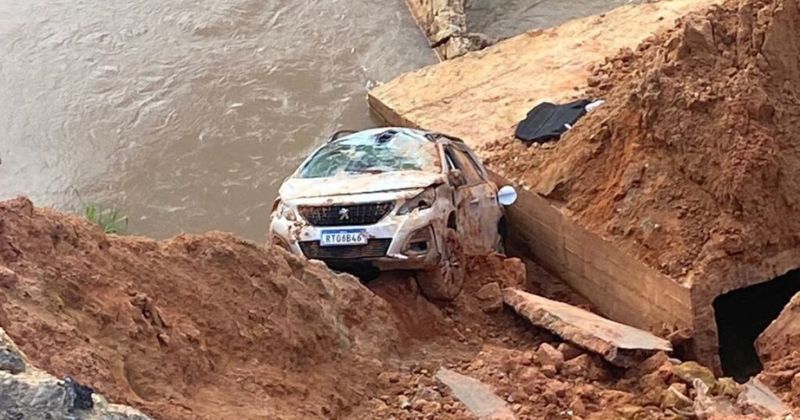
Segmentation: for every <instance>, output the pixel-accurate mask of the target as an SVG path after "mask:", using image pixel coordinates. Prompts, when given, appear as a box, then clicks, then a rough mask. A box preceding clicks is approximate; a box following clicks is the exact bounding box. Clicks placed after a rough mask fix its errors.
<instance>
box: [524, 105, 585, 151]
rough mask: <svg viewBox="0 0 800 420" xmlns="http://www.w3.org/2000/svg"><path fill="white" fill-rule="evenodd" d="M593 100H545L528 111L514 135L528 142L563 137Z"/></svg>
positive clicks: (542, 141)
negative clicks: (552, 101) (560, 103)
mask: <svg viewBox="0 0 800 420" xmlns="http://www.w3.org/2000/svg"><path fill="white" fill-rule="evenodd" d="M590 103H592V101H588V100H580V101H575V102H571V103H568V104H563V105H556V104H553V103H550V102H543V103H541V104H539V105H536V106H535V107H534V108H533V109H531V110H530V112H528V116H527V117H525V119H524V120H522V121H520V123H519V125H517V131H516V133H514V135H515V136H516V137H517V138H518V139H520V140H522V141H524V142H527V143H529V144H530V143H544V142H547V141H550V140H555V139H558V138H559V137H561V134H562V133H564V132H565V131H567V130H568V129H569V128H568V127H567V126H568V125H569V126H572V125H573V124H575V122H576V121H578V120H579V119H580V118H581V117H583V116H584V115H586V105H589V104H590Z"/></svg>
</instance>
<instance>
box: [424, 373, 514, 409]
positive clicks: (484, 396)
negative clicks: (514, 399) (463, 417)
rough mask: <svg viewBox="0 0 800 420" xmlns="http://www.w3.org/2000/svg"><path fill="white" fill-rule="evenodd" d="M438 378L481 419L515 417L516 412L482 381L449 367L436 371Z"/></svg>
mask: <svg viewBox="0 0 800 420" xmlns="http://www.w3.org/2000/svg"><path fill="white" fill-rule="evenodd" d="M436 379H437V380H438V381H439V382H441V383H442V384H443V385H445V386H447V387H448V388H450V391H451V392H452V393H453V394H454V395H455V397H456V398H458V399H459V400H460V401H461V402H462V403H464V405H465V406H467V408H468V409H469V411H470V412H472V414H474V415H475V416H476V417H478V418H480V419H494V420H504V419H514V418H516V417H515V416H514V413H513V412H512V411H511V409H510V408H509V407H508V406H507V405H506V403H505V402H504V401H503V400H502V399H501V398H500V397H498V396H497V395H495V393H494V391H492V389H491V387H489V386H488V385H486V384H484V383H483V382H481V381H478V380H476V379H473V378H470V377H469V376H465V375H462V374H460V373H458V372H455V371H452V370H450V369H447V368H441V369H439V371H438V372H436Z"/></svg>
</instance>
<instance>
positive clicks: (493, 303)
mask: <svg viewBox="0 0 800 420" xmlns="http://www.w3.org/2000/svg"><path fill="white" fill-rule="evenodd" d="M475 297H476V298H478V300H479V301H480V303H481V309H483V310H484V311H485V312H495V311H499V310H500V309H503V291H502V290H500V285H499V284H498V283H496V282H493V283H489V284H487V285H485V286H483V287H481V289H480V290H478V293H476V294H475Z"/></svg>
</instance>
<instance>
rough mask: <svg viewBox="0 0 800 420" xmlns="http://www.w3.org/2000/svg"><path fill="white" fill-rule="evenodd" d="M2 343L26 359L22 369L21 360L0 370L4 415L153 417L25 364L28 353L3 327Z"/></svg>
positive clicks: (128, 419)
mask: <svg viewBox="0 0 800 420" xmlns="http://www.w3.org/2000/svg"><path fill="white" fill-rule="evenodd" d="M0 346H2V349H1V350H0V353H2V354H3V355H12V356H11V357H12V359H13V360H14V363H20V362H22V363H23V365H22V367H23V369H19V368H18V367H19V364H17V365H15V367H16V368H15V369H13V370H12V369H2V370H0V396H2V398H0V414H2V416H0V418H2V419H46V418H52V419H75V420H94V419H113V420H148V419H149V417H147V416H146V415H144V414H142V413H141V412H139V411H137V410H134V409H133V408H130V407H125V406H120V405H115V404H108V402H107V401H106V400H105V398H103V397H102V396H100V395H97V394H93V392H89V390H90V388H89V387H86V386H84V385H81V384H78V383H77V382H75V381H74V380H71V379H69V378H68V379H67V380H63V381H62V380H59V379H57V378H55V377H54V376H52V375H50V374H48V373H46V372H44V371H41V370H39V369H36V368H35V367H32V366H25V365H24V360H25V356H24V354H22V353H21V352H19V350H18V349H17V347H16V346H15V345H14V343H13V342H12V341H11V339H10V338H9V337H8V335H6V333H5V331H3V330H2V329H0ZM0 357H2V356H0ZM15 371H16V373H14V372H15Z"/></svg>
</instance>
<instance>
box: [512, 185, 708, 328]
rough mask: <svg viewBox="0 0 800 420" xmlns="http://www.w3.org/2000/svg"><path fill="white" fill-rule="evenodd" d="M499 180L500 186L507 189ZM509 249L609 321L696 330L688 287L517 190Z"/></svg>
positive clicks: (640, 326) (546, 202)
mask: <svg viewBox="0 0 800 420" xmlns="http://www.w3.org/2000/svg"><path fill="white" fill-rule="evenodd" d="M501 179H502V178H500V179H497V180H498V181H499V183H501V184H507V182H503V181H502V180H501ZM519 193H520V196H519V201H518V202H517V203H516V204H514V205H513V206H511V207H509V208H508V218H509V226H512V229H511V230H510V232H509V241H510V245H511V246H512V247H514V248H515V249H517V250H519V251H521V252H525V253H526V255H528V256H530V257H531V258H532V259H534V260H535V261H536V262H537V263H539V264H541V265H542V266H544V267H545V268H547V269H548V270H549V271H551V272H552V273H554V274H556V275H558V276H559V277H560V278H561V279H563V280H564V281H565V282H567V283H568V284H569V285H570V286H572V287H573V288H574V289H575V290H577V291H578V292H580V293H581V294H582V295H584V296H585V297H586V298H587V299H589V301H591V302H592V303H593V304H594V305H595V307H596V308H597V309H598V310H600V311H601V312H603V314H605V315H606V316H608V317H610V318H612V319H614V320H617V321H620V322H623V323H626V324H630V325H633V326H636V327H639V328H642V329H646V330H650V331H653V332H655V333H663V332H664V331H666V330H677V329H679V330H682V331H683V332H685V333H687V334H688V333H691V332H692V330H693V328H692V326H693V313H692V302H691V294H690V290H689V288H686V287H683V286H681V285H680V284H678V283H676V282H675V281H673V280H671V279H669V278H668V277H666V276H664V275H663V274H661V273H659V272H658V271H656V270H654V269H652V268H650V267H647V266H646V265H644V264H643V263H641V262H639V261H638V260H636V259H634V258H632V257H630V256H628V255H626V254H624V253H623V252H622V251H620V250H619V249H618V248H617V247H616V246H614V245H613V244H611V243H610V242H607V241H605V240H604V239H602V238H601V237H599V236H598V235H596V234H594V233H592V232H589V231H588V230H586V229H584V228H582V227H580V226H578V225H577V224H576V223H575V222H573V221H572V220H571V219H569V218H568V217H567V216H565V215H564V214H563V213H562V212H561V211H560V210H558V209H557V208H555V207H553V206H552V205H551V204H550V203H549V202H548V201H547V200H546V199H544V198H542V197H540V196H538V195H537V194H535V193H532V192H529V191H519Z"/></svg>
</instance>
